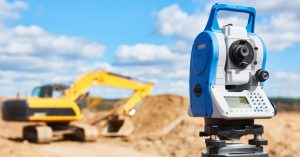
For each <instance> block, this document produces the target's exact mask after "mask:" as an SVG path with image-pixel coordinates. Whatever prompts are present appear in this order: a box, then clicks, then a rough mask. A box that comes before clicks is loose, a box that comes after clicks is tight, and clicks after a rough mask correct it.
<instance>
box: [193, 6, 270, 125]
mask: <svg viewBox="0 0 300 157" xmlns="http://www.w3.org/2000/svg"><path fill="white" fill-rule="evenodd" d="M220 10H225V11H232V12H238V13H247V14H249V18H248V24H247V26H246V28H243V27H238V26H234V25H232V24H228V25H225V26H223V27H222V28H220V27H219V25H218V21H217V14H218V12H219V11H220ZM255 15H256V11H255V9H254V8H252V7H246V6H237V5H229V4H222V3H217V4H215V5H214V6H213V7H212V10H211V13H210V16H209V19H208V23H207V25H206V27H205V30H204V31H203V32H201V33H200V34H199V35H198V36H197V37H196V39H195V41H194V44H193V48H192V54H191V62H190V110H189V111H190V112H189V114H190V115H191V116H195V117H206V118H220V119H228V120H231V119H235V120H236V119H257V118H271V117H273V116H274V115H275V109H274V107H273V105H272V104H271V103H270V101H269V99H268V97H267V96H266V94H265V90H264V85H263V82H264V81H266V80H267V79H268V78H269V73H268V72H267V71H266V70H265V64H266V58H267V52H266V46H265V44H264V42H263V40H262V39H261V38H260V37H259V36H258V35H257V34H255V32H254V24H255Z"/></svg>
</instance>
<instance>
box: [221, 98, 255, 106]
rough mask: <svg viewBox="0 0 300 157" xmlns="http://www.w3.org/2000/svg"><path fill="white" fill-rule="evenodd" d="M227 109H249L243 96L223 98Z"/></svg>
mask: <svg viewBox="0 0 300 157" xmlns="http://www.w3.org/2000/svg"><path fill="white" fill-rule="evenodd" d="M225 100H226V102H227V104H228V106H229V108H250V107H251V106H250V105H249V102H248V100H247V98H246V97H244V96H225Z"/></svg>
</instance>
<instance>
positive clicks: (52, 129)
mask: <svg viewBox="0 0 300 157" xmlns="http://www.w3.org/2000/svg"><path fill="white" fill-rule="evenodd" d="M65 137H71V138H69V139H72V140H77V141H82V142H93V141H96V139H97V137H98V130H97V129H96V128H95V127H93V126H91V125H88V124H74V125H60V124H55V125H53V124H51V125H29V126H25V127H24V128H23V139H24V140H27V141H29V142H32V143H50V142H52V141H56V140H63V139H64V138H65Z"/></svg>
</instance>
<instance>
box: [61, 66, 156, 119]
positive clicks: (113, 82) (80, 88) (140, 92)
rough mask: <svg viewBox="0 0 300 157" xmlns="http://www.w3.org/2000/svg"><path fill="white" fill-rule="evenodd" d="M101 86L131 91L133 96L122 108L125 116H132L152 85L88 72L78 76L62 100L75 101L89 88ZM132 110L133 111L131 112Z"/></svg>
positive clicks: (116, 76)
mask: <svg viewBox="0 0 300 157" xmlns="http://www.w3.org/2000/svg"><path fill="white" fill-rule="evenodd" d="M93 85H102V86H109V87H115V88H123V89H130V90H133V91H134V92H133V94H132V95H131V96H130V97H129V98H128V101H127V102H126V104H125V105H124V106H123V112H124V113H125V114H126V115H133V114H134V113H135V109H136V107H137V106H138V104H139V102H140V101H141V100H142V99H143V98H144V97H146V96H148V95H150V93H151V91H152V89H153V86H154V84H153V83H144V82H141V81H137V80H133V79H131V78H130V77H126V76H122V75H119V74H114V73H110V72H107V71H104V70H103V71H96V72H90V73H87V74H84V75H82V76H80V77H79V78H78V79H77V80H76V81H75V82H74V83H73V84H72V85H71V86H70V87H69V88H68V89H67V90H66V91H65V93H64V95H63V98H65V99H69V100H72V101H76V100H77V99H78V98H79V97H80V96H81V95H82V94H84V93H85V92H86V91H87V90H88V89H89V88H90V87H91V86H93ZM133 109H134V110H133Z"/></svg>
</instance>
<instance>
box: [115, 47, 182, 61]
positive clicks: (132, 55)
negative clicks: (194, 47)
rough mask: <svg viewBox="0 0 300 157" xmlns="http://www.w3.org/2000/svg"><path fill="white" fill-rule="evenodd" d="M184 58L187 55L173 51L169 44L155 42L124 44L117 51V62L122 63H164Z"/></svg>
mask: <svg viewBox="0 0 300 157" xmlns="http://www.w3.org/2000/svg"><path fill="white" fill-rule="evenodd" d="M184 58H186V56H184V55H181V54H175V53H173V52H171V50H170V49H169V48H168V47H167V46H164V45H154V44H136V45H132V46H130V45H122V46H120V47H119V48H118V49H117V52H116V60H117V63H121V64H149V63H150V64H154V63H160V64H161V63H162V64H163V63H169V62H176V61H180V60H182V59H184Z"/></svg>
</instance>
